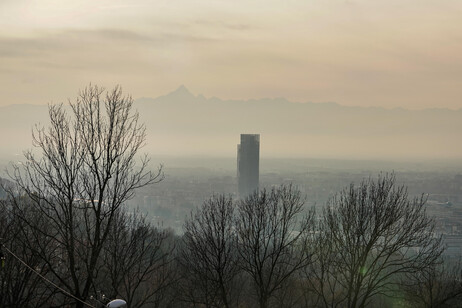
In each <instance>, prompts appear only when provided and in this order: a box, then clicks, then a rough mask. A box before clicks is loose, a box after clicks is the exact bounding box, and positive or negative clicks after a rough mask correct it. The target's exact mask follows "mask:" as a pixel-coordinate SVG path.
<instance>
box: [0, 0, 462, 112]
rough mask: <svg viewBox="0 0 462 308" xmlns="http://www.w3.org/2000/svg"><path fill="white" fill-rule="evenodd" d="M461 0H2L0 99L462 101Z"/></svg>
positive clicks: (414, 104) (408, 104)
mask: <svg viewBox="0 0 462 308" xmlns="http://www.w3.org/2000/svg"><path fill="white" fill-rule="evenodd" d="M461 16H462V1H460V0H432V1H430V0H351V1H341V0H303V1H302V0H298V1H295V0H284V1H282V0H247V1H240V0H233V1H229V0H226V1H224V0H223V1H222V0H213V1H211V0H210V1H205V0H165V1H164V0H156V1H152V0H149V1H148V0H130V1H127V0H125V1H122V0H98V1H87V0H1V1H0V84H1V87H0V89H1V92H0V93H1V101H0V105H8V104H14V103H32V104H45V103H49V102H59V101H61V100H65V99H66V98H68V97H70V98H73V97H75V95H76V93H77V90H78V89H79V88H82V87H84V86H85V85H86V84H88V83H89V82H93V83H97V84H101V85H105V86H107V87H112V86H113V85H115V84H121V85H122V86H123V88H124V90H125V92H130V93H131V94H132V95H133V96H134V97H156V96H159V95H164V94H166V93H168V92H170V91H172V90H174V89H175V88H177V87H178V86H179V85H180V84H185V85H186V86H187V87H188V88H189V89H190V90H191V92H193V93H196V94H199V93H203V94H204V95H205V96H207V97H210V96H217V97H220V98H223V99H228V98H239V99H240V98H261V97H286V98H288V99H290V100H294V101H313V102H326V101H334V102H337V103H339V104H342V105H359V106H384V107H404V108H411V109H421V108H427V107H447V108H453V109H459V108H462V99H461V93H462V18H461Z"/></svg>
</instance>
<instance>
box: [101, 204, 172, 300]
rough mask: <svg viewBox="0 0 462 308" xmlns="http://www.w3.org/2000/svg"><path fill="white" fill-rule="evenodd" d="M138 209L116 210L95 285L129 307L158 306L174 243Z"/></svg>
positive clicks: (168, 280)
mask: <svg viewBox="0 0 462 308" xmlns="http://www.w3.org/2000/svg"><path fill="white" fill-rule="evenodd" d="M168 237H169V233H168V232H167V231H166V230H159V229H157V228H155V227H153V226H152V225H151V224H149V223H148V222H147V221H146V218H145V216H144V215H141V214H140V213H138V212H133V213H130V212H127V211H125V210H122V211H118V212H117V213H116V216H115V220H114V224H113V226H112V232H110V233H109V236H108V239H107V241H106V245H105V246H104V252H103V258H102V264H101V268H102V270H103V271H104V272H105V275H104V276H103V277H100V283H99V286H98V288H99V289H100V290H98V291H103V293H104V294H106V295H108V296H109V298H116V297H122V298H124V299H125V300H126V301H127V305H128V307H131V308H135V307H143V306H145V305H149V307H158V306H159V305H160V302H162V298H163V297H165V290H166V289H167V288H168V287H169V286H170V285H171V284H172V283H173V282H174V281H175V275H172V271H171V269H172V268H171V263H172V250H173V249H174V245H173V243H171V241H168Z"/></svg>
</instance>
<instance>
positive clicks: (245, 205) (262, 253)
mask: <svg viewBox="0 0 462 308" xmlns="http://www.w3.org/2000/svg"><path fill="white" fill-rule="evenodd" d="M303 205H304V201H303V200H302V198H301V196H300V191H299V190H297V189H295V188H294V187H292V186H291V185H290V186H281V187H278V188H273V189H272V190H271V191H268V190H265V189H264V190H261V191H260V192H255V193H254V194H252V195H250V196H249V197H247V198H246V199H244V200H242V201H241V202H240V203H239V205H238V214H237V219H236V231H237V233H238V237H239V240H238V243H239V249H238V251H239V254H240V257H241V264H242V269H243V270H244V271H245V272H246V273H248V275H249V276H250V277H251V280H252V282H253V283H252V286H253V289H254V291H255V293H256V295H257V301H258V305H259V306H260V307H261V308H266V307H269V306H270V299H271V298H272V297H273V296H274V294H275V292H276V291H278V290H279V289H280V288H281V287H282V286H283V285H284V283H285V282H286V281H287V280H288V279H289V278H290V277H292V276H293V275H294V274H295V273H296V272H297V271H298V270H300V269H301V268H303V267H305V266H307V265H308V264H309V263H310V261H311V250H310V245H309V243H310V236H311V234H312V233H311V231H312V227H313V217H314V213H313V212H312V211H311V212H309V214H308V215H307V216H306V217H302V214H301V213H302V210H303Z"/></svg>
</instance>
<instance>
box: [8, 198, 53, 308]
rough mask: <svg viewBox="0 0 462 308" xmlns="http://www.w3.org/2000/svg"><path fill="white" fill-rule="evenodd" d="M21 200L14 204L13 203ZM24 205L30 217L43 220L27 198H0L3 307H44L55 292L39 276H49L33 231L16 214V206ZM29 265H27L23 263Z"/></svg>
mask: <svg viewBox="0 0 462 308" xmlns="http://www.w3.org/2000/svg"><path fill="white" fill-rule="evenodd" d="M18 201H19V202H20V204H19V205H16V206H13V205H12V204H11V203H12V202H18ZM16 207H23V208H25V209H26V211H21V212H22V213H24V212H26V213H27V215H29V217H30V219H35V220H38V221H39V220H41V217H40V215H37V214H38V213H34V211H33V210H32V209H30V208H28V202H27V200H26V199H25V198H21V199H20V198H18V199H16V200H9V199H8V200H0V226H1V229H0V253H1V256H2V264H1V266H0V307H31V308H32V307H45V306H47V305H48V303H49V302H50V301H51V298H52V297H53V296H54V295H55V294H56V291H55V290H53V289H52V288H50V286H49V285H47V284H46V283H45V282H44V281H43V280H42V278H41V277H40V276H39V275H43V276H46V275H47V269H46V266H45V263H44V262H43V261H42V260H41V258H40V256H38V255H37V251H36V249H35V248H36V244H35V238H36V237H37V236H40V234H34V233H33V232H31V230H30V229H29V228H27V226H26V225H25V224H24V221H23V220H22V219H20V217H18V216H17V215H15V214H16V213H15V211H14V210H15V208H16ZM21 261H23V262H25V263H26V264H27V265H29V267H25V266H24V264H23V263H22V262H21Z"/></svg>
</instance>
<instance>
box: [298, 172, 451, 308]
mask: <svg viewBox="0 0 462 308" xmlns="http://www.w3.org/2000/svg"><path fill="white" fill-rule="evenodd" d="M424 204H425V199H424V198H423V197H421V198H415V199H413V200H409V198H408V194H407V190H406V187H404V186H398V185H396V180H395V176H394V175H385V176H379V178H378V180H377V181H373V180H371V179H369V180H367V181H364V182H362V183H361V184H360V185H359V186H357V187H355V186H354V185H353V184H352V185H351V186H350V187H349V188H347V189H345V190H343V191H342V192H341V193H340V194H339V195H337V196H336V197H334V198H333V199H331V200H330V201H329V202H328V204H327V206H326V207H325V208H324V212H323V216H322V219H321V222H320V226H319V230H318V231H319V232H318V236H317V245H316V246H315V248H316V251H317V258H316V262H315V263H314V264H313V266H311V267H310V269H311V270H310V271H308V273H307V278H308V281H309V282H310V289H311V290H312V291H314V292H315V294H317V296H319V297H320V301H319V302H318V303H317V304H318V305H320V306H324V307H327V306H328V307H338V306H341V307H366V306H368V305H369V304H371V302H372V301H373V300H374V298H377V297H376V296H378V295H384V296H393V294H394V292H395V291H396V290H397V288H398V286H399V284H400V280H401V279H402V278H403V277H404V275H405V274H409V273H418V272H422V271H425V270H426V269H428V268H430V267H432V266H434V264H435V263H436V262H438V257H439V256H440V254H441V252H442V246H441V238H440V237H437V236H435V234H434V223H433V221H432V219H430V218H429V217H428V216H427V215H426V214H425V208H424Z"/></svg>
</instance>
